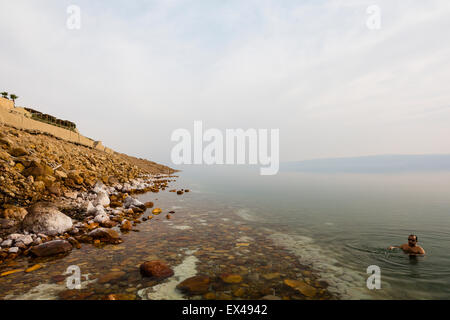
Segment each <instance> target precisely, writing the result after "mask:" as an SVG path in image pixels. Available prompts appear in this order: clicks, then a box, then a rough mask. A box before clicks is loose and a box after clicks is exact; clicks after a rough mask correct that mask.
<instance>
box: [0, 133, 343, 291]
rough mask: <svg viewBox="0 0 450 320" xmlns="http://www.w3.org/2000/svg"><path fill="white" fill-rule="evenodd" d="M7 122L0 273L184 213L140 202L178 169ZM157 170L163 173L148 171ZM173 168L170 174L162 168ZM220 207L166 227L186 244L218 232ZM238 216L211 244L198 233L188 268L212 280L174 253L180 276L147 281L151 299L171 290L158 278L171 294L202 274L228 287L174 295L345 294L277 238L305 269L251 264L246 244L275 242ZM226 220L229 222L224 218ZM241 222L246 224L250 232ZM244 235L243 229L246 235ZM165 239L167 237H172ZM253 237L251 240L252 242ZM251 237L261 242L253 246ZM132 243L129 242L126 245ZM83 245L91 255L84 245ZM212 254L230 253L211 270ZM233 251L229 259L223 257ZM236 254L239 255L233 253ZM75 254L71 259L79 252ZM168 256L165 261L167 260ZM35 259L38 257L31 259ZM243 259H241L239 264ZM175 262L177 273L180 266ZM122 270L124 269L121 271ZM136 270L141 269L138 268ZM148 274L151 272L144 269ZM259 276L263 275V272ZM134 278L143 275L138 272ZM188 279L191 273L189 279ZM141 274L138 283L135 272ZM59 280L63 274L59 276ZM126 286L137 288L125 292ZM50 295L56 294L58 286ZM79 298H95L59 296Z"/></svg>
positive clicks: (276, 255) (111, 242) (17, 272)
mask: <svg viewBox="0 0 450 320" xmlns="http://www.w3.org/2000/svg"><path fill="white" fill-rule="evenodd" d="M0 129H2V131H0V139H1V140H0V151H1V152H2V154H1V155H2V158H1V160H0V165H1V166H2V168H3V174H2V175H1V176H0V177H1V178H2V181H3V182H8V180H9V183H7V184H5V186H6V187H7V188H10V189H8V190H5V187H3V188H2V190H0V191H1V194H2V197H3V200H4V201H3V202H4V204H3V206H2V211H1V212H0V213H1V220H0V222H1V228H0V240H1V241H0V244H1V247H2V248H1V250H0V268H1V269H0V270H2V272H0V279H2V280H3V279H11V278H10V277H19V276H21V275H27V277H29V276H28V275H31V274H33V273H39V272H41V271H42V270H43V268H44V266H43V265H42V263H41V262H42V261H46V259H47V260H48V259H50V261H52V260H55V261H56V260H58V259H63V260H67V257H68V256H70V254H71V253H76V252H77V251H78V250H80V249H82V247H83V248H85V246H82V243H85V244H87V246H88V248H91V247H92V248H96V249H99V250H103V249H107V248H114V247H115V246H118V245H119V246H120V245H121V244H122V243H123V242H124V241H123V239H122V238H123V236H125V235H126V234H129V233H130V232H133V231H136V232H138V231H140V230H137V226H138V225H140V224H141V223H143V222H146V221H147V220H151V219H152V218H153V217H155V219H154V220H159V218H158V217H160V218H161V219H162V220H163V222H165V223H162V224H160V225H159V228H160V229H162V230H164V225H171V224H172V221H173V220H171V218H172V217H171V215H172V214H173V213H175V212H174V211H173V210H175V209H173V210H172V211H169V210H164V214H163V215H161V216H159V214H160V213H162V210H161V209H159V208H154V209H153V207H154V203H153V202H151V201H147V202H141V201H140V200H138V199H137V196H138V195H141V194H143V195H144V196H145V195H146V194H153V193H158V192H159V191H160V190H161V191H165V190H166V189H167V188H169V183H170V182H172V181H175V180H176V178H177V177H178V176H174V175H173V174H174V173H175V172H177V171H176V170H173V169H171V168H169V167H166V166H162V165H157V164H155V163H154V162H151V161H147V160H143V159H137V158H133V157H129V156H126V155H123V154H115V155H105V154H104V153H101V152H100V151H97V150H91V149H89V148H87V147H84V146H76V145H74V144H72V143H69V142H65V141H61V140H58V139H56V138H54V137H51V136H49V135H48V134H35V133H30V132H27V131H26V130H18V129H15V128H11V127H8V128H6V129H5V127H1V128H0ZM152 170H155V171H157V172H154V173H149V172H148V171H152ZM165 170H167V171H168V172H169V174H165V173H163V172H164V171H165ZM27 188H29V189H27ZM168 191H169V192H173V193H174V194H177V195H181V194H184V193H188V192H189V190H185V189H181V190H176V189H173V190H168ZM5 200H6V201H5ZM181 201H182V200H181ZM172 204H175V203H172ZM172 207H174V206H172ZM152 209H153V210H152ZM216 209H217V208H216ZM166 211H168V213H167V212H166ZM219 211H220V210H219ZM219 211H215V213H214V214H211V213H208V214H203V216H202V219H200V220H198V224H197V225H195V226H188V225H187V224H188V223H190V222H191V221H190V220H189V219H187V217H186V219H187V220H185V222H188V223H186V224H181V225H174V226H173V228H172V229H169V230H167V229H166V232H171V233H173V236H174V237H176V238H177V239H183V241H185V240H187V238H185V236H180V234H181V235H183V234H191V233H194V232H198V229H201V230H203V231H201V232H205V233H208V232H210V230H209V229H210V226H211V225H212V226H213V229H214V228H215V224H217V223H218V222H217V221H216V222H215V223H214V222H210V221H208V220H209V219H215V218H217V217H216V216H217V215H221V214H222V212H219ZM145 212H150V215H149V216H147V217H143V214H144V213H145ZM177 212H178V209H177ZM197 217H198V215H196V214H190V218H191V219H194V220H195V219H197ZM176 218H177V219H176V220H177V221H183V219H185V218H184V217H182V218H180V216H179V215H177V217H176ZM229 218H231V217H224V218H222V221H223V224H220V223H219V225H221V228H224V229H225V230H224V232H221V231H220V230H216V231H217V233H216V234H215V236H214V239H203V242H204V243H202V242H201V241H199V240H196V239H194V238H189V241H192V242H194V243H195V244H196V245H195V246H193V247H191V248H189V250H188V251H186V252H192V255H190V257H191V258H189V259H190V260H189V261H191V260H192V261H191V262H190V263H189V264H188V265H194V266H195V263H194V262H198V264H199V265H198V267H197V269H198V272H199V273H200V274H203V276H201V279H203V280H201V279H200V280H199V279H198V272H197V271H195V270H197V269H195V268H194V269H195V270H190V271H189V270H187V271H186V267H184V266H183V261H181V260H179V258H176V259H175V258H174V259H175V260H174V261H172V263H170V264H169V266H168V265H163V269H164V268H165V270H166V271H167V272H169V273H172V274H173V273H174V272H175V275H174V276H173V278H170V277H169V279H168V282H167V283H166V282H164V281H162V282H161V281H159V280H158V281H157V282H155V283H153V282H151V283H153V285H149V286H148V288H149V289H148V290H147V291H149V295H148V297H164V294H162V295H161V294H158V293H151V292H152V291H153V290H154V289H151V287H153V286H154V285H155V284H156V285H157V286H160V287H161V288H165V289H163V290H166V291H167V290H169V289H167V288H170V290H171V291H174V290H175V289H176V288H178V286H179V285H180V283H179V282H181V281H188V282H189V281H191V282H192V281H194V284H192V283H190V284H189V285H188V287H189V286H192V285H193V286H194V287H195V286H198V285H199V284H198V283H196V282H195V281H207V282H208V283H209V287H211V286H212V287H214V290H216V289H217V290H219V291H217V294H216V293H214V294H213V292H210V291H205V292H204V296H202V295H200V296H198V292H199V291H196V290H191V289H189V288H188V289H187V291H186V290H185V289H183V290H182V291H183V293H181V292H180V290H179V289H177V290H178V291H176V294H174V293H173V292H172V293H170V294H172V296H173V297H181V296H186V297H188V298H189V297H191V298H195V299H198V298H203V299H220V300H222V299H241V298H242V297H245V296H247V297H251V298H252V299H254V298H255V297H257V298H266V299H281V297H279V296H276V295H275V294H273V293H274V292H275V291H273V292H272V291H271V290H269V289H270V287H271V286H275V288H276V291H280V292H285V293H284V296H283V298H289V297H291V298H293V299H300V300H302V299H312V298H314V297H316V298H317V299H319V298H320V299H324V298H325V299H336V298H337V296H334V295H331V294H330V293H329V292H328V291H327V290H326V286H325V285H324V284H323V283H321V282H318V279H319V277H318V276H317V275H315V271H314V270H310V269H309V268H307V267H306V266H304V265H301V264H299V263H298V261H296V260H297V259H296V258H294V256H293V255H291V254H289V253H288V252H287V251H286V250H284V249H282V248H281V247H279V246H276V245H274V246H272V245H268V246H267V248H266V250H269V252H271V254H272V259H273V262H274V263H275V264H277V263H278V260H280V252H283V253H282V257H284V258H285V259H287V260H286V261H289V263H290V264H292V265H293V266H295V268H294V269H293V270H296V271H295V272H296V273H295V272H294V271H292V270H286V269H285V268H286V267H285V266H284V265H278V264H277V265H278V266H277V267H276V268H275V267H273V268H272V260H271V261H270V262H269V264H268V265H267V266H270V268H269V269H270V270H269V269H267V268H268V267H267V266H266V262H264V261H262V259H265V257H264V255H265V253H263V252H259V253H258V256H254V257H253V260H251V261H253V262H251V263H250V264H248V263H249V262H245V258H244V256H245V255H248V254H249V253H250V252H252V251H248V249H247V248H248V247H249V246H254V245H256V242H260V245H258V247H261V248H264V247H265V246H266V243H267V241H269V242H270V241H271V240H270V237H269V236H268V235H265V236H261V235H260V234H258V233H255V234H254V235H253V237H254V239H257V240H252V239H253V238H252V237H249V236H248V235H247V233H249V234H252V233H253V232H256V231H255V230H253V229H252V228H250V227H243V226H244V225H245V224H246V223H245V222H244V220H245V217H240V219H242V221H240V222H239V221H238V220H239V219H238V218H232V219H229ZM207 221H208V223H207ZM225 221H227V222H226V223H225ZM147 225H148V224H147ZM150 225H151V224H150ZM241 229H242V230H247V231H245V232H244V231H242V230H241ZM227 232H228V233H230V234H235V235H236V237H237V238H238V239H237V240H238V241H239V243H235V244H227V245H224V243H228V242H229V241H233V237H232V236H231V237H230V235H229V234H227ZM243 232H244V234H242V233H243ZM238 235H239V237H238ZM163 239H165V238H164V235H163ZM145 240H147V239H145ZM163 241H166V240H163ZM211 241H212V242H215V243H216V245H215V246H216V247H217V248H216V249H215V250H213V251H210V249H211V248H209V247H208V246H207V247H206V248H203V249H202V246H203V247H204V246H205V245H207V244H209V243H210V242H211ZM221 241H222V242H223V243H221ZM246 241H250V243H247V242H246ZM252 241H254V242H255V243H254V244H253V243H251V242H252ZM124 245H125V246H127V244H124ZM89 250H90V249H89ZM89 250H88V251H89ZM110 250H115V249H110ZM165 250H166V251H165V253H166V252H168V251H170V250H171V249H170V248H166V249H165ZM258 250H259V249H258ZM82 251H83V252H84V251H85V249H84V250H82ZM182 252H184V251H182ZM165 253H164V254H163V255H164V256H165ZM211 253H212V254H213V255H212V257H211V258H212V259H219V260H220V259H226V260H225V261H223V262H222V264H220V265H218V266H215V265H214V266H210V267H213V268H212V269H213V270H216V269H217V268H218V269H217V270H216V273H217V274H216V273H211V270H212V269H211V268H205V265H202V264H201V263H200V261H202V259H205V257H209V255H210V254H211ZM252 253H253V252H252ZM183 254H185V253H183ZM183 254H182V255H183ZM225 254H227V255H228V256H223V255H225ZM177 255H179V254H177ZM171 256H173V257H175V256H174V253H171ZM231 257H234V258H233V259H232V260H229V259H231ZM22 258H23V259H25V260H26V263H25V264H27V266H26V267H24V268H19V267H17V265H18V264H17V263H16V262H15V261H16V260H21V259H22ZM88 258H94V257H88ZM121 258H123V257H121ZM207 259H209V258H207ZM68 260H69V261H71V260H72V259H68ZM145 260H148V259H141V261H139V263H140V264H142V265H145V263H146V262H145ZM164 260H166V259H165V258H164ZM219 260H214V261H219ZM281 260H283V258H282V259H281ZM28 261H30V262H32V264H31V265H30V264H28ZM152 261H153V260H151V261H150V262H152ZM153 262H155V263H160V260H154V261H153ZM203 262H204V261H203ZM236 263H237V264H239V265H240V266H239V267H237V266H236ZM172 267H173V268H174V271H171V268H172ZM44 269H45V268H44ZM113 269H114V270H120V268H113ZM188 269H189V268H188ZM191 269H192V268H191ZM219 269H220V270H221V271H219ZM272 269H275V270H278V269H279V270H284V271H283V272H280V271H274V270H272ZM40 270H41V271H40ZM180 270H185V271H180ZM255 270H259V271H258V272H257V273H256V275H253V274H252V273H253V272H256V271H255ZM271 270H272V271H273V272H272V271H271ZM153 271H154V270H150V271H149V272H150V273H151V275H152V277H151V278H152V279H154V277H155V275H154V274H152V272H153ZM194 271H195V272H194ZM269 271H271V272H269ZM131 272H133V274H134V273H135V271H131ZM142 272H143V271H142V270H141V273H142ZM144 272H147V271H145V268H144ZM180 272H181V273H180ZM267 272H268V273H267ZM260 273H261V277H260V276H259V275H258V274H260ZM204 274H208V276H204ZM122 276H123V271H112V273H108V274H106V275H105V277H106V278H102V276H100V278H99V279H100V280H99V281H101V283H104V282H105V283H106V284H108V283H109V282H108V281H109V280H111V279H112V281H114V279H116V278H117V277H119V278H120V277H122ZM134 276H136V275H135V274H134ZM187 276H189V277H188V278H187V279H186V277H187ZM202 277H203V278H202ZM246 277H248V279H247V281H249V283H248V284H244V283H243V282H244V281H246V280H245V279H246ZM252 277H254V278H252ZM53 278H55V279H60V278H61V279H62V275H57V274H56V275H54V276H53ZM110 278H111V279H110ZM191 278H193V279H194V280H192V279H191ZM162 279H164V277H162ZM134 281H136V280H135V279H134ZM8 282H9V281H8ZM60 282H61V281H59V282H58V281H57V283H60ZM168 284H170V285H168ZM39 285H41V284H39ZM42 285H43V286H41V287H39V286H38V288H43V290H44V291H45V288H48V290H50V291H52V290H53V291H55V290H56V289H57V288H59V289H61V288H62V289H64V287H61V285H62V283H60V285H59V286H52V285H51V284H48V287H46V284H45V283H44V284H42ZM253 285H256V287H255V288H252V286H253ZM184 286H186V285H184ZM52 288H53V289H52ZM59 289H58V290H59ZM137 289H138V288H137V287H136V290H137ZM143 289H145V288H140V289H139V290H140V293H138V292H137V291H136V293H135V294H136V295H135V298H137V297H140V298H141V299H144V298H145V296H146V294H143V292H146V291H142V290H143ZM101 290H103V289H101ZM124 290H125V292H128V291H126V289H124ZM170 290H169V291H170ZM221 290H224V291H223V292H222V291H221ZM273 290H275V289H273ZM38 291H39V290H38ZM53 291H52V292H53ZM203 291H204V290H203ZM203 291H202V292H203ZM214 292H215V291H214ZM44 294H45V292H44ZM49 294H50V295H51V293H49ZM123 294H124V292H120V291H119V292H117V293H115V295H114V296H112V297H109V296H108V297H109V298H111V299H116V298H117V299H121V298H130V296H127V295H125V296H123ZM24 297H30V298H32V297H36V296H35V295H33V294H31V293H30V295H28V296H27V295H25V296H24ZM74 297H76V298H81V299H82V298H87V296H83V295H81V296H80V295H75V296H73V295H64V294H63V295H62V296H60V298H63V299H73V298H74Z"/></svg>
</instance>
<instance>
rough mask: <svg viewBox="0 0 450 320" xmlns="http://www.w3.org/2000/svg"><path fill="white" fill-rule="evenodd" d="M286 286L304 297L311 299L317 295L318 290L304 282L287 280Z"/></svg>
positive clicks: (285, 281)
mask: <svg viewBox="0 0 450 320" xmlns="http://www.w3.org/2000/svg"><path fill="white" fill-rule="evenodd" d="M284 284H286V285H287V286H289V287H291V288H293V289H294V290H297V291H299V292H300V293H301V294H303V295H304V296H307V297H309V298H312V297H314V296H315V295H316V293H317V289H316V288H314V287H312V286H310V285H309V284H307V283H306V282H304V281H299V280H291V279H285V280H284Z"/></svg>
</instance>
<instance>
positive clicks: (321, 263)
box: [269, 233, 371, 299]
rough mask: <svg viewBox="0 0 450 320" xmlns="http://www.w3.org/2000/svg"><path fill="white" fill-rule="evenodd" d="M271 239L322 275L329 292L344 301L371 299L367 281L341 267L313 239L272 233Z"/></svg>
mask: <svg viewBox="0 0 450 320" xmlns="http://www.w3.org/2000/svg"><path fill="white" fill-rule="evenodd" d="M269 237H270V239H272V241H273V242H274V243H275V244H276V245H279V246H281V247H285V248H286V249H288V250H290V251H291V252H292V253H294V254H295V255H296V256H297V257H298V258H299V260H300V262H301V263H302V264H305V265H309V266H311V268H312V269H314V270H317V271H318V272H319V274H320V280H322V281H325V282H327V283H328V285H329V287H328V290H329V291H330V292H331V293H334V294H336V295H338V296H340V297H341V298H344V299H370V298H371V296H370V295H368V294H367V293H366V292H364V291H367V288H366V285H365V281H366V279H365V278H363V277H362V276H361V275H359V274H358V273H356V272H354V271H352V270H349V269H346V268H343V267H341V266H339V262H338V261H337V260H336V259H334V258H332V257H331V256H330V254H328V253H327V252H326V251H325V250H324V249H323V248H322V247H319V246H318V245H316V244H314V241H313V239H311V238H309V237H305V236H300V235H289V234H285V233H272V234H271V235H270V236H269Z"/></svg>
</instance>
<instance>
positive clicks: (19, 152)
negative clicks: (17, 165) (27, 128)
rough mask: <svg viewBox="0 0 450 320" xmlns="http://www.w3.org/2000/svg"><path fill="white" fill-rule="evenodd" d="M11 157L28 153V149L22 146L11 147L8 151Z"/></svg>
mask: <svg viewBox="0 0 450 320" xmlns="http://www.w3.org/2000/svg"><path fill="white" fill-rule="evenodd" d="M9 154H10V155H12V156H13V157H21V156H26V155H28V151H27V150H25V149H24V148H22V147H17V148H13V149H12V150H11V151H10V153H9Z"/></svg>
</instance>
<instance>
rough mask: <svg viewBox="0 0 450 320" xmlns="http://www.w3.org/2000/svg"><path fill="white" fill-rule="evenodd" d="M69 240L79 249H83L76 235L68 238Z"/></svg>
mask: <svg viewBox="0 0 450 320" xmlns="http://www.w3.org/2000/svg"><path fill="white" fill-rule="evenodd" d="M67 241H69V242H70V244H71V245H72V246H73V247H74V248H77V249H81V244H80V243H79V242H78V240H77V239H75V238H74V237H69V238H67Z"/></svg>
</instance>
